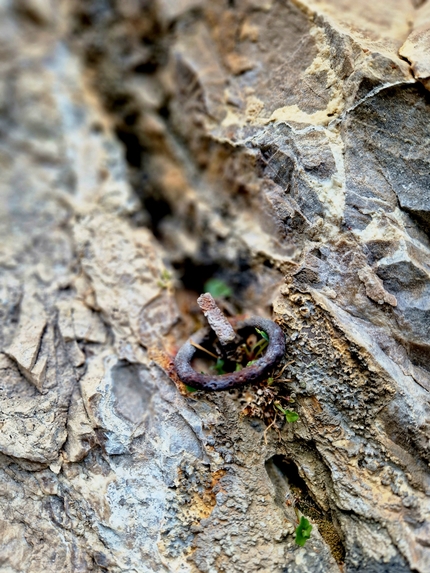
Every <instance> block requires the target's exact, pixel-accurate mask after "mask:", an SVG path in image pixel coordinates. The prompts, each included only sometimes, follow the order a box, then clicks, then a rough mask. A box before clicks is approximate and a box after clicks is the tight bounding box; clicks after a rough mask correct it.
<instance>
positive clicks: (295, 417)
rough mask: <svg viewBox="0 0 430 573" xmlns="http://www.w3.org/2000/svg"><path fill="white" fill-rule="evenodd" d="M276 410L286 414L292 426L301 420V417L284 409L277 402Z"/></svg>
mask: <svg viewBox="0 0 430 573" xmlns="http://www.w3.org/2000/svg"><path fill="white" fill-rule="evenodd" d="M275 408H277V409H278V410H279V411H280V412H282V414H284V416H285V419H286V420H287V422H288V423H290V424H291V423H292V422H297V420H298V419H299V415H298V414H297V412H294V411H293V410H288V409H286V408H283V407H282V406H281V404H280V403H279V402H275Z"/></svg>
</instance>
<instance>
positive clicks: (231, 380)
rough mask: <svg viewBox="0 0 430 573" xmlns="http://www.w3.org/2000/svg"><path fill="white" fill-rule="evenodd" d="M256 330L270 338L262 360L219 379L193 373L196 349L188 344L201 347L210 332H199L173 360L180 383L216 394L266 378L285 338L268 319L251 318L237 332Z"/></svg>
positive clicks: (279, 353)
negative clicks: (248, 329)
mask: <svg viewBox="0 0 430 573" xmlns="http://www.w3.org/2000/svg"><path fill="white" fill-rule="evenodd" d="M255 327H257V328H259V329H260V330H263V331H264V332H265V333H266V334H267V335H268V337H269V344H268V346H267V348H266V352H265V354H264V356H262V357H261V358H259V359H258V360H256V362H255V363H254V364H252V365H251V366H246V367H245V368H243V369H242V370H239V371H238V372H231V373H229V374H221V375H219V376H216V375H210V374H200V373H199V372H196V371H195V370H194V368H193V367H192V366H191V360H192V358H193V356H194V353H195V352H196V348H195V347H194V346H193V345H192V344H191V342H190V340H192V341H193V342H195V343H197V344H201V343H202V342H203V341H204V340H205V339H206V338H207V337H208V334H209V332H210V330H209V329H208V328H202V329H200V330H198V331H197V332H196V333H195V334H193V336H191V339H190V340H188V341H187V342H186V343H185V344H184V345H183V346H182V347H181V349H180V350H179V352H178V354H177V355H176V358H175V367H176V372H177V374H178V376H179V378H180V380H181V381H182V382H183V383H184V384H186V385H187V386H191V387H192V388H197V389H199V390H206V391H215V390H228V389H229V388H234V387H236V386H242V385H243V384H247V383H249V382H256V381H258V380H262V379H263V378H265V377H266V376H267V375H268V373H269V372H270V370H271V369H272V368H273V367H274V366H276V364H278V362H279V361H280V360H281V358H282V357H283V356H284V354H285V346H286V342H285V334H284V332H283V331H282V329H281V328H280V327H279V326H278V325H277V324H276V322H273V320H269V319H268V318H260V317H258V316H253V317H251V318H249V319H247V320H243V321H242V322H239V323H238V325H237V331H238V332H239V333H240V331H241V330H244V329H245V328H255Z"/></svg>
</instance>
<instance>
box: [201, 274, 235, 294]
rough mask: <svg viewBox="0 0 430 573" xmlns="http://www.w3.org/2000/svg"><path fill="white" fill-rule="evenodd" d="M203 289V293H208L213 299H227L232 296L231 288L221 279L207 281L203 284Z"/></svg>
mask: <svg viewBox="0 0 430 573" xmlns="http://www.w3.org/2000/svg"><path fill="white" fill-rule="evenodd" d="M203 288H204V290H205V292H208V293H210V294H211V295H212V296H213V297H214V298H227V297H229V296H231V295H232V290H231V288H230V287H229V286H228V284H227V283H226V282H224V281H222V280H221V279H216V278H212V279H209V280H208V281H206V282H205V284H204V287H203Z"/></svg>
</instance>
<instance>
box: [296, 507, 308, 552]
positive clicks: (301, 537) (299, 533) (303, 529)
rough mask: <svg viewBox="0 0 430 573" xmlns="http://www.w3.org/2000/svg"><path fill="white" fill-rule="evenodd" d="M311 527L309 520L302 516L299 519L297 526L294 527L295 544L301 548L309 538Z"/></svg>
mask: <svg viewBox="0 0 430 573" xmlns="http://www.w3.org/2000/svg"><path fill="white" fill-rule="evenodd" d="M311 531H312V525H311V524H310V523H309V520H308V519H306V517H304V516H303V515H302V516H301V518H300V521H299V525H298V526H297V527H296V539H295V541H296V544H297V545H300V547H303V546H304V544H305V543H306V541H307V540H308V539H309V538H310V536H311Z"/></svg>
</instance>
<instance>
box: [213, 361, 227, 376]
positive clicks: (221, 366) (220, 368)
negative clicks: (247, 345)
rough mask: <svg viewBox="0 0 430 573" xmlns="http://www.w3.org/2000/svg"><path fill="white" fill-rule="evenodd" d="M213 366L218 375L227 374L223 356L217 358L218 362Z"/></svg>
mask: <svg viewBox="0 0 430 573" xmlns="http://www.w3.org/2000/svg"><path fill="white" fill-rule="evenodd" d="M213 368H214V370H216V373H217V374H218V375H221V374H226V371H225V370H224V360H223V359H222V358H217V361H216V364H215V365H214V367H213Z"/></svg>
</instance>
